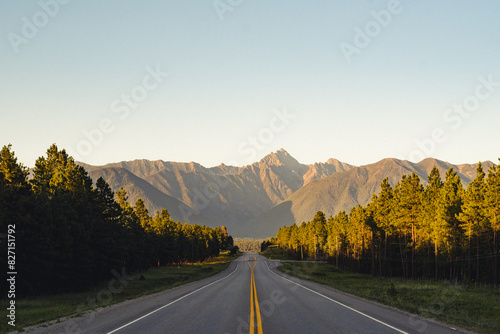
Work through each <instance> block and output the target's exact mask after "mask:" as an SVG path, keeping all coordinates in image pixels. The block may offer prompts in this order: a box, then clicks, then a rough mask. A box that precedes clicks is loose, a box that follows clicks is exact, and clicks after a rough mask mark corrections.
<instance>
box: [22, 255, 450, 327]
mask: <svg viewBox="0 0 500 334" xmlns="http://www.w3.org/2000/svg"><path fill="white" fill-rule="evenodd" d="M277 265H278V261H272V260H267V259H265V258H264V257H262V256H260V255H257V254H251V253H245V254H244V255H243V256H241V257H240V258H239V259H237V260H236V261H234V262H233V263H232V264H231V265H230V267H229V268H228V269H227V270H226V271H224V272H222V273H220V274H218V275H215V276H213V277H211V278H208V279H204V280H201V281H198V282H193V283H190V284H187V285H184V286H181V287H178V288H175V289H172V290H168V291H165V292H161V293H158V294H155V295H151V296H146V297H142V298H139V299H136V300H133V301H128V302H125V303H122V304H119V305H114V306H111V307H107V308H103V309H101V310H99V311H98V312H94V313H92V314H90V315H87V316H84V317H80V318H74V319H69V320H67V321H65V322H62V323H58V324H56V325H53V326H51V327H45V328H38V329H36V330H35V331H34V332H31V333H37V334H45V333H61V334H62V333H92V334H97V333H104V334H112V333H117V334H137V333H223V334H224V333H231V334H232V333H252V334H253V333H256V334H257V333H272V334H277V333H287V334H289V333H306V334H312V333H433V334H440V333H459V331H458V330H454V329H452V328H449V327H447V326H444V325H442V324H439V323H436V322H433V321H430V320H426V319H423V318H419V317H416V316H412V315H409V314H407V313H404V312H400V311H397V310H394V309H391V308H388V307H384V306H381V305H379V304H376V303H372V302H369V301H366V300H363V299H360V298H356V297H352V296H350V295H347V294H343V293H339V292H337V291H335V290H333V289H330V288H327V287H324V286H322V285H319V284H316V283H312V282H307V281H302V280H298V279H296V278H292V277H289V276H287V275H284V274H282V273H281V272H279V271H277V270H276V266H277Z"/></svg>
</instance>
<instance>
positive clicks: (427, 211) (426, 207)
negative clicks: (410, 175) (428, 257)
mask: <svg viewBox="0 0 500 334" xmlns="http://www.w3.org/2000/svg"><path fill="white" fill-rule="evenodd" d="M442 187H443V181H441V176H440V174H439V170H438V169H437V168H436V166H434V167H433V168H432V170H431V172H430V174H429V176H428V183H427V186H426V187H425V190H424V193H423V194H422V225H423V227H424V229H425V230H426V231H427V232H426V233H427V234H428V236H429V238H430V240H431V241H432V243H433V244H434V265H435V268H434V275H435V278H436V280H437V279H438V258H439V245H440V243H441V242H442V240H443V239H444V235H443V234H441V232H442V231H443V228H442V227H441V226H439V224H438V223H439V220H438V218H437V207H438V198H439V196H440V192H441V188H442Z"/></svg>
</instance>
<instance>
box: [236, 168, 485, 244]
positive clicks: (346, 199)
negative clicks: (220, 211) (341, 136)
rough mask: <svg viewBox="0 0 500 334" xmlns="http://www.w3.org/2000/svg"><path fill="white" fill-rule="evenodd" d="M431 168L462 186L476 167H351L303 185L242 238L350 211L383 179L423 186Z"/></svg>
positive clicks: (250, 225) (377, 188)
mask: <svg viewBox="0 0 500 334" xmlns="http://www.w3.org/2000/svg"><path fill="white" fill-rule="evenodd" d="M492 165H493V163H491V162H490V161H487V162H484V163H483V169H484V170H488V169H489V167H490V166H492ZM434 166H436V167H437V168H438V169H439V172H440V173H441V177H442V179H444V177H445V175H446V171H447V170H448V169H449V168H453V169H455V170H456V171H457V172H458V174H459V175H460V178H461V179H462V182H463V184H464V186H467V185H468V184H469V182H471V181H472V179H473V178H474V177H475V175H476V168H477V164H472V165H470V164H467V165H452V164H450V163H447V162H443V161H439V160H435V159H425V160H423V161H421V162H419V163H416V164H415V163H411V162H409V161H403V160H397V159H384V160H381V161H379V162H377V163H374V164H370V165H366V166H361V167H354V168H351V169H349V170H348V171H346V172H343V173H337V174H334V175H332V176H329V177H326V178H322V179H319V180H315V181H312V182H310V183H309V184H307V185H305V186H304V187H302V188H301V189H299V190H298V191H296V192H295V193H294V194H293V195H291V196H290V197H288V198H287V200H286V201H284V202H283V203H280V204H278V205H277V206H275V207H274V208H272V209H271V210H269V211H267V212H265V213H264V214H262V215H260V216H258V217H256V218H254V219H253V220H251V221H249V222H248V223H247V227H246V228H245V229H244V232H245V235H248V236H252V237H265V236H272V235H275V234H276V231H277V230H278V229H279V228H280V227H281V226H285V225H286V226H289V225H291V224H293V223H294V222H296V223H298V224H300V223H301V222H303V221H306V222H307V221H309V220H311V219H312V218H313V217H314V215H315V213H316V212H318V211H319V210H321V211H323V212H325V214H327V215H335V214H336V213H337V212H339V211H342V210H345V211H349V210H350V209H351V208H352V207H354V206H357V205H358V204H361V205H365V204H367V203H368V202H369V201H370V199H371V196H372V194H374V193H378V192H379V191H380V183H381V182H382V180H383V179H384V178H385V177H389V181H390V183H391V184H392V185H393V186H394V185H395V184H396V183H397V182H398V181H399V180H400V179H401V177H402V176H403V175H405V174H407V175H408V174H411V173H412V172H415V173H416V174H417V175H418V176H419V177H420V178H421V180H422V182H423V183H424V184H426V183H427V175H428V173H429V172H430V171H431V169H432V168H433V167H434Z"/></svg>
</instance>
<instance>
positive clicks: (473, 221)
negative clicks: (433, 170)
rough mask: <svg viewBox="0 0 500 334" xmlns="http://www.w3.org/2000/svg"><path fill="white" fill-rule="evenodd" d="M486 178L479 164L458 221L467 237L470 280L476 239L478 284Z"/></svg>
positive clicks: (477, 278)
mask: <svg viewBox="0 0 500 334" xmlns="http://www.w3.org/2000/svg"><path fill="white" fill-rule="evenodd" d="M484 178H485V173H484V171H483V166H482V164H481V162H479V164H478V166H477V169H476V177H475V178H474V180H473V181H472V182H471V183H470V184H469V186H468V187H467V189H466V191H465V195H464V201H463V205H462V212H461V213H460V214H459V215H458V219H459V220H460V222H461V223H462V224H460V227H461V228H462V229H463V230H464V231H465V235H466V237H467V267H468V274H469V278H470V275H471V263H470V258H471V247H472V245H471V242H472V239H473V238H476V275H475V280H476V282H479V262H480V261H479V260H480V259H479V255H480V254H479V251H480V249H479V248H480V244H481V242H480V239H481V234H482V233H483V230H484V228H485V224H486V217H485V215H486V213H485V198H484V195H485V181H484Z"/></svg>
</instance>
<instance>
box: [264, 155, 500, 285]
mask: <svg viewBox="0 0 500 334" xmlns="http://www.w3.org/2000/svg"><path fill="white" fill-rule="evenodd" d="M499 230H500V165H497V166H495V165H493V166H492V167H491V168H490V170H489V171H488V175H487V176H486V174H485V172H484V171H483V168H482V165H481V163H479V165H478V167H477V175H476V177H475V179H474V180H473V181H472V182H471V183H470V184H469V185H468V187H467V188H466V189H464V188H463V186H462V183H461V181H460V177H459V176H458V175H457V173H456V172H455V171H454V170H453V169H450V170H448V172H447V173H446V177H445V180H444V181H443V180H442V179H441V176H440V173H439V171H438V169H437V168H436V167H434V168H433V169H432V171H431V173H430V174H429V176H428V182H427V185H426V186H424V185H422V183H421V180H420V178H419V177H418V176H417V175H416V174H414V173H413V174H412V175H404V176H403V177H402V178H401V180H400V181H399V182H398V183H397V184H396V185H395V186H394V187H393V186H391V184H390V183H389V181H388V178H386V179H384V180H383V181H382V183H381V190H380V192H379V193H378V194H377V195H373V197H372V199H371V201H370V202H369V203H368V204H367V205H366V206H364V207H362V206H357V207H354V208H352V209H351V211H350V212H349V213H346V212H345V211H341V212H339V213H338V214H337V215H335V216H334V217H333V216H330V217H329V218H328V219H326V217H325V214H324V213H323V212H321V211H319V212H318V213H317V214H316V215H315V217H314V219H313V220H312V221H310V222H308V223H305V222H304V223H302V225H300V226H297V225H296V224H293V225H291V226H289V227H282V228H281V229H280V230H279V232H278V234H277V235H276V237H275V238H273V239H272V241H274V242H277V243H278V244H279V246H280V247H282V248H283V250H284V251H288V252H289V253H290V254H292V255H294V256H296V257H297V258H304V257H311V258H328V259H329V260H330V261H332V262H334V263H336V264H337V265H339V266H342V267H346V268H349V269H351V270H356V271H360V272H365V273H372V274H374V275H383V276H403V277H408V278H417V277H426V278H435V279H458V280H463V281H468V282H489V283H494V284H498V283H499V278H498V275H499V265H500V263H499V262H498V257H499V249H500V248H499V236H498V234H499Z"/></svg>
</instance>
